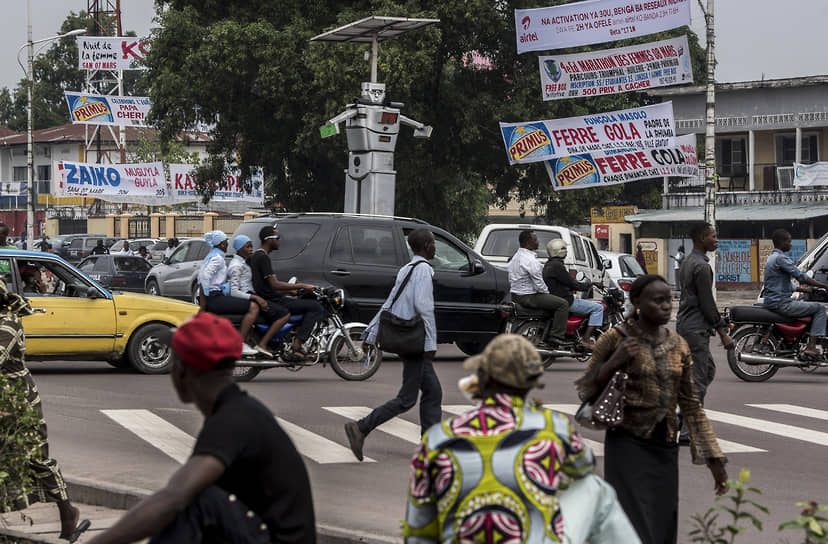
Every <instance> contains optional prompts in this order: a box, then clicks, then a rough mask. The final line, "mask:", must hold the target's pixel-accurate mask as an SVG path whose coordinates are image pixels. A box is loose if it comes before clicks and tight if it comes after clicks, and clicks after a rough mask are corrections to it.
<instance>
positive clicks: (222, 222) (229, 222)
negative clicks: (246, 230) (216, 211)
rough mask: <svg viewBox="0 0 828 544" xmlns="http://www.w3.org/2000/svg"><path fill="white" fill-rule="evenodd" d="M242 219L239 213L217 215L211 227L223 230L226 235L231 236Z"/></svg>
mask: <svg viewBox="0 0 828 544" xmlns="http://www.w3.org/2000/svg"><path fill="white" fill-rule="evenodd" d="M242 221H244V217H242V216H240V215H219V216H218V217H216V218H215V219H214V221H213V228H214V229H217V230H221V231H224V232H225V233H226V234H227V236H232V235H233V233H234V232H236V229H237V228H239V225H241V223H242Z"/></svg>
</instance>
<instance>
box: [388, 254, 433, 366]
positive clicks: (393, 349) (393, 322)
mask: <svg viewBox="0 0 828 544" xmlns="http://www.w3.org/2000/svg"><path fill="white" fill-rule="evenodd" d="M423 262H426V261H418V262H416V263H414V264H413V265H411V270H409V271H408V275H407V276H406V277H405V279H404V280H403V282H402V284H400V288H399V289H398V290H397V294H396V295H394V300H392V301H391V305H390V306H389V307H388V309H387V310H382V311H381V312H380V320H379V331H378V332H377V344H379V347H380V349H381V350H383V351H388V352H390V353H396V354H398V355H399V354H403V353H421V352H422V351H423V345H424V344H425V323H424V322H423V318H422V317H420V316H419V315H415V316H414V317H412V318H411V319H402V318H401V317H397V316H396V315H394V314H393V313H391V308H393V307H394V303H396V302H397V299H398V298H400V295H401V294H402V292H403V290H404V289H405V286H406V285H408V280H410V279H411V274H412V273H413V272H414V267H415V266H417V265H418V264H420V263H423Z"/></svg>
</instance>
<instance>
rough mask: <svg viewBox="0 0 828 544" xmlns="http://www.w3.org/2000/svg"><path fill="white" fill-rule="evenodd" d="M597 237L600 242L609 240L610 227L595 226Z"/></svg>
mask: <svg viewBox="0 0 828 544" xmlns="http://www.w3.org/2000/svg"><path fill="white" fill-rule="evenodd" d="M595 237H596V238H598V239H599V240H608V239H609V225H595Z"/></svg>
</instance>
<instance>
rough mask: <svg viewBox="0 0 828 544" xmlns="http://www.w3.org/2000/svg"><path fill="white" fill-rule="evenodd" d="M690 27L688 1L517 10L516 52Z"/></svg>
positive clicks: (603, 1) (594, 0) (616, 1)
mask: <svg viewBox="0 0 828 544" xmlns="http://www.w3.org/2000/svg"><path fill="white" fill-rule="evenodd" d="M683 25H688V26H689V25H690V0H587V1H586V2H573V3H570V4H564V5H561V6H554V7H546V8H535V9H516V10H515V30H516V32H517V52H518V53H525V52H527V51H546V50H548V49H564V48H566V47H576V46H579V45H590V44H593V43H604V42H613V41H616V40H624V39H627V38H634V37H636V36H646V35H647V34H655V33H656V32H662V31H664V30H670V29H671V28H676V27H679V26H683Z"/></svg>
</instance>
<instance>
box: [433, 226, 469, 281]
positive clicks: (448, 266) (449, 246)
mask: <svg viewBox="0 0 828 544" xmlns="http://www.w3.org/2000/svg"><path fill="white" fill-rule="evenodd" d="M434 245H435V248H436V251H435V252H434V258H433V259H431V261H429V262H430V263H431V265H432V266H433V267H434V270H435V271H437V270H452V271H454V272H468V271H470V270H471V263H470V262H469V256H468V254H467V253H466V252H465V251H463V250H462V249H461V248H459V247H457V246H456V245H455V244H453V243H452V242H450V241H449V240H446V239H445V238H443V237H442V236H440V235H439V234H434Z"/></svg>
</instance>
